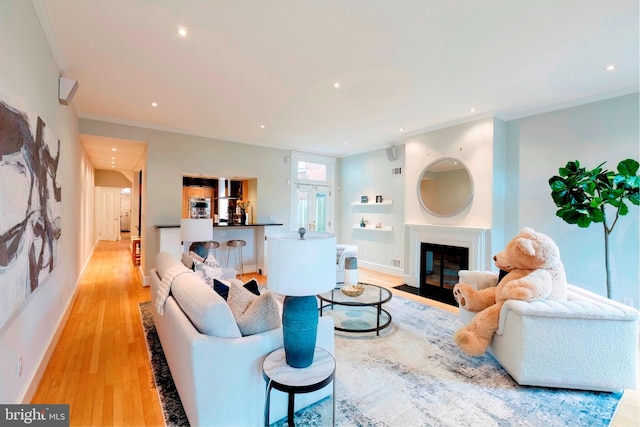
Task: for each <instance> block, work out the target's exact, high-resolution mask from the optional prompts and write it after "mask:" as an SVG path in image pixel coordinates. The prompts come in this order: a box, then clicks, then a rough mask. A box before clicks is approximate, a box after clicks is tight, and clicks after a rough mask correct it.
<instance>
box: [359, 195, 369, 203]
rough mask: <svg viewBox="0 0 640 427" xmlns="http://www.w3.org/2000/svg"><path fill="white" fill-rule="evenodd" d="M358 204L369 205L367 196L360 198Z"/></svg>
mask: <svg viewBox="0 0 640 427" xmlns="http://www.w3.org/2000/svg"><path fill="white" fill-rule="evenodd" d="M360 203H369V197H368V196H360Z"/></svg>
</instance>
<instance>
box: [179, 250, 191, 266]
mask: <svg viewBox="0 0 640 427" xmlns="http://www.w3.org/2000/svg"><path fill="white" fill-rule="evenodd" d="M181 260H182V263H183V264H184V266H185V267H187V268H188V269H189V270H193V258H191V255H189V254H188V253H186V252H182V254H181Z"/></svg>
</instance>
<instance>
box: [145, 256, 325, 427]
mask: <svg viewBox="0 0 640 427" xmlns="http://www.w3.org/2000/svg"><path fill="white" fill-rule="evenodd" d="M177 265H182V263H181V262H180V261H178V260H177V259H176V258H175V257H174V256H172V255H171V254H169V253H166V252H161V253H160V254H158V255H157V257H156V268H154V269H152V270H151V294H152V300H153V301H152V302H153V320H154V322H155V327H156V329H157V331H158V336H159V337H160V342H161V344H162V349H163V351H164V353H165V356H166V359H167V362H168V364H169V368H170V370H171V375H172V377H173V380H174V382H175V384H176V388H177V389H178V393H179V395H180V400H181V401H182V405H183V406H184V409H185V412H186V414H187V417H188V419H189V423H190V424H191V425H192V426H225V427H227V426H242V427H245V426H258V425H263V424H264V419H263V417H264V403H265V389H266V384H265V381H264V379H263V377H262V361H263V359H264V357H265V356H266V355H267V354H269V353H270V352H271V351H273V350H275V349H277V348H280V347H282V346H283V342H282V328H278V329H273V330H270V331H266V332H262V333H258V334H255V335H250V336H244V337H243V336H241V335H240V332H239V329H238V326H237V325H236V323H235V320H234V317H233V315H232V313H231V311H230V309H229V306H228V304H227V303H226V301H225V300H224V299H223V298H222V297H220V296H219V295H218V294H217V293H216V292H215V291H213V290H212V289H211V288H210V287H209V286H208V285H206V284H205V283H204V281H202V279H200V278H199V277H197V276H196V275H195V274H194V273H192V272H190V271H187V272H183V273H180V274H178V275H177V276H175V278H174V279H173V283H172V284H171V293H170V295H169V297H168V298H167V300H166V303H165V305H164V314H163V315H160V314H159V313H158V312H157V311H156V308H155V307H156V303H157V298H158V295H157V291H158V289H159V288H160V287H161V286H162V278H163V276H164V274H165V273H166V272H167V271H168V270H170V269H172V271H175V270H176V269H177V267H176V266H177ZM194 325H198V327H196V326H194ZM333 326H334V325H333V320H332V319H331V318H330V317H322V318H320V322H319V325H318V338H317V345H318V346H319V347H322V348H324V349H326V350H328V351H329V352H330V353H331V354H334V330H333ZM203 331H206V332H203ZM331 391H332V386H331V385H328V386H327V387H325V388H323V389H321V390H319V391H316V392H313V393H308V394H297V395H296V396H295V403H296V405H295V408H296V410H299V409H302V408H304V407H306V406H308V405H310V404H312V403H314V402H317V401H319V400H321V399H322V398H324V397H326V396H329V395H330V394H331ZM286 414H287V395H286V394H284V393H282V392H279V391H276V390H274V391H272V392H271V411H270V422H274V421H277V420H279V419H280V418H283V417H285V416H286Z"/></svg>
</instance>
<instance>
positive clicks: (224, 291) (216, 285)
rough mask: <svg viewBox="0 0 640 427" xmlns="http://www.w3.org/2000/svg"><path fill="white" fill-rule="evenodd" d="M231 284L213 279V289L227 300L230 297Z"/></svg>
mask: <svg viewBox="0 0 640 427" xmlns="http://www.w3.org/2000/svg"><path fill="white" fill-rule="evenodd" d="M229 286H231V283H229V282H226V281H224V280H218V279H213V290H214V291H216V292H217V293H218V295H220V296H221V297H222V298H224V299H225V300H226V299H227V298H228V297H229Z"/></svg>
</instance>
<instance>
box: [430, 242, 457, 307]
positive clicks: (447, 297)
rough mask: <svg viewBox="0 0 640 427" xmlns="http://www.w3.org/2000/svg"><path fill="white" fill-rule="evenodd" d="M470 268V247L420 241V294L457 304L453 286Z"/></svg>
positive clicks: (446, 302)
mask: <svg viewBox="0 0 640 427" xmlns="http://www.w3.org/2000/svg"><path fill="white" fill-rule="evenodd" d="M468 268H469V248H463V247H459V246H446V245H436V244H433V243H424V242H422V243H420V287H419V293H420V295H421V296H424V297H427V298H431V299H434V300H437V301H440V302H443V303H445V304H449V305H453V306H457V305H458V304H457V303H456V300H455V299H454V298H453V287H454V286H455V285H456V284H457V283H458V271H460V270H467V269H468Z"/></svg>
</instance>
